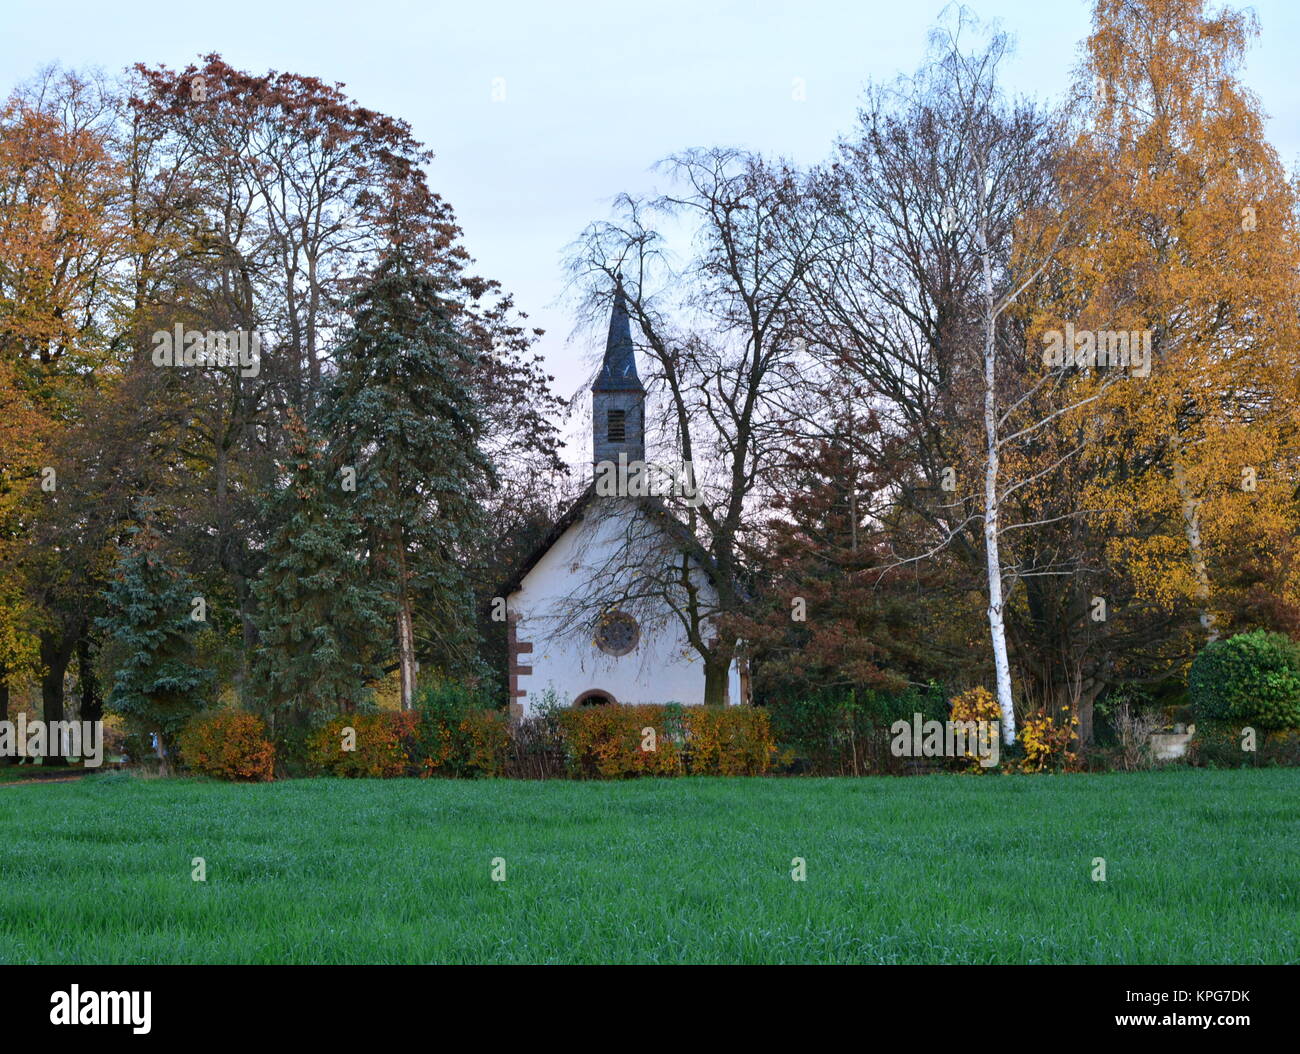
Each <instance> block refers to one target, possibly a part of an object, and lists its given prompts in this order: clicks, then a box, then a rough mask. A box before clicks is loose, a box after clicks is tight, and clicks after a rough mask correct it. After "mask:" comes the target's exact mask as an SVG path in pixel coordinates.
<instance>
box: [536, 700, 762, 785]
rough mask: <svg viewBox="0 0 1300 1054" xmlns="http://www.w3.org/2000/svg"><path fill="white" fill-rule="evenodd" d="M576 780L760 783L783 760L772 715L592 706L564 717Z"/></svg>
mask: <svg viewBox="0 0 1300 1054" xmlns="http://www.w3.org/2000/svg"><path fill="white" fill-rule="evenodd" d="M557 717H558V720H559V723H560V727H561V729H562V730H563V733H562V734H563V738H564V742H565V747H566V751H567V753H568V758H569V764H570V768H571V771H572V772H573V774H574V775H577V776H583V777H588V778H593V777H594V778H604V779H623V778H627V777H630V776H677V775H710V776H759V775H762V774H763V773H765V772H767V771H768V769H769V768H770V767H771V764H772V760H773V758H774V757H775V756H776V743H775V741H774V740H773V738H772V726H771V724H770V722H769V721H768V715H767V713H766V711H764V710H761V709H757V708H754V707H749V706H744V707H739V706H737V707H725V708H723V707H708V706H691V707H686V706H681V705H678V704H672V703H669V704H666V705H662V706H656V705H641V706H586V707H572V708H566V709H564V710H561V711H559V713H558V714H557Z"/></svg>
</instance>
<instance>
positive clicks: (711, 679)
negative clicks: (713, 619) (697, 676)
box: [704, 647, 731, 706]
mask: <svg viewBox="0 0 1300 1054" xmlns="http://www.w3.org/2000/svg"><path fill="white" fill-rule="evenodd" d="M719 650H720V649H718V648H716V647H715V648H714V649H713V654H712V655H710V656H708V657H707V658H705V660H704V705H705V706H726V705H727V674H728V673H729V672H730V671H731V660H730V658H729V657H728V658H724V657H723V656H720V655H718V654H717V653H718V651H719Z"/></svg>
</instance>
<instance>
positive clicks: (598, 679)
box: [506, 499, 740, 717]
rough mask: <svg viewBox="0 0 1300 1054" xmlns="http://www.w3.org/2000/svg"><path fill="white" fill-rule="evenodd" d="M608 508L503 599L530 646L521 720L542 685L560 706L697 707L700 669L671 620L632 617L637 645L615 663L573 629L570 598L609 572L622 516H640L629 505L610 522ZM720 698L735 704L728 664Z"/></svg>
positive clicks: (735, 679)
mask: <svg viewBox="0 0 1300 1054" xmlns="http://www.w3.org/2000/svg"><path fill="white" fill-rule="evenodd" d="M607 500H609V499H607ZM614 500H617V499H614ZM609 508H610V506H605V507H604V510H603V512H602V514H601V515H591V514H589V515H588V516H586V517H584V518H583V519H581V520H579V521H577V522H576V523H574V524H573V526H571V527H570V528H569V530H568V531H566V532H565V534H564V535H563V536H561V538H560V539H559V540H558V541H557V542H556V543H555V544H554V545H553V546H552V547H551V548H550V550H548V551H547V552H546V554H545V555H544V556H543V557H542V558H541V559H540V560H539V561H538V562H537V564H536V565H534V567H533V568H532V569H531V570H530V571H529V573H528V574H527V575H526V576H525V577H524V579H523V581H522V582H521V584H520V588H519V589H518V590H516V591H515V592H514V593H511V594H510V596H508V597H507V598H506V610H507V611H508V612H509V613H510V614H511V615H514V616H516V617H517V618H518V624H517V628H516V633H517V635H518V639H519V640H520V641H522V642H531V643H532V645H533V650H532V653H531V654H524V655H522V656H520V659H519V661H520V663H521V664H522V665H525V666H529V665H531V666H532V671H533V672H532V673H531V674H526V675H521V676H520V677H519V687H520V688H521V689H522V690H523V691H524V692H526V693H527V694H525V695H524V697H523V698H522V699H521V700H520V702H521V703H522V704H523V713H524V716H525V717H529V716H532V715H533V714H534V712H535V710H534V708H535V707H536V705H537V702H538V700H539V698H540V696H541V695H542V693H543V692H544V691H545V690H546V688H547V687H548V686H550V687H553V688H554V689H555V692H556V695H557V696H558V697H559V701H560V703H561V704H562V705H565V706H568V705H571V704H572V703H573V702H574V701H575V700H576V699H577V698H578V697H579V696H581V695H582V694H583V693H584V692H588V691H601V692H605V693H607V694H608V695H610V696H612V697H613V698H614V700H615V701H616V702H618V703H682V704H684V705H689V706H695V705H701V704H703V702H704V663H703V661H702V660H701V659H700V657H699V654H698V653H697V652H696V650H695V649H694V648H693V647H691V645H690V642H689V641H688V640H687V637H686V632H685V629H684V627H683V626H682V625H681V623H680V621H678V620H677V619H676V617H675V616H672V615H669V617H668V618H666V619H653V618H648V617H645V616H646V613H644V612H641V611H633V612H632V613H633V614H634V615H635V617H636V618H637V621H638V623H639V624H640V628H641V636H640V640H639V642H638V644H637V647H636V648H635V649H634V650H633V651H631V652H630V653H628V654H627V655H621V656H613V655H608V654H606V653H605V652H603V651H601V650H600V648H598V647H597V646H596V644H595V643H594V642H593V640H592V634H591V631H590V629H589V628H588V627H586V626H575V625H574V622H575V620H574V618H573V617H572V613H571V611H572V602H571V597H572V596H573V594H574V592H575V591H582V590H583V589H585V588H587V584H588V583H590V582H591V581H592V580H593V577H594V576H596V575H597V574H598V573H599V569H601V568H607V567H608V563H607V561H609V559H610V554H611V553H614V552H617V551H618V548H619V547H620V546H624V545H626V544H627V539H628V536H629V534H628V530H627V519H626V517H627V516H631V515H640V514H639V513H636V512H634V511H633V507H632V506H631V505H626V506H618V507H615V508H616V511H617V513H618V514H617V515H610V514H609V513H608V509H609ZM701 577H702V576H701ZM705 588H707V584H705ZM727 696H728V702H729V703H733V704H734V703H735V702H736V701H737V700H738V699H739V698H740V676H739V672H738V670H737V667H736V664H735V663H733V664H732V667H731V670H730V671H729V676H728V693H727Z"/></svg>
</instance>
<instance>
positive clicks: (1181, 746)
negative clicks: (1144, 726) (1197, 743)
mask: <svg viewBox="0 0 1300 1054" xmlns="http://www.w3.org/2000/svg"><path fill="white" fill-rule="evenodd" d="M1195 733H1196V726H1195V725H1188V726H1187V730H1186V731H1183V726H1182V725H1175V726H1174V730H1173V731H1172V732H1152V733H1151V756H1152V757H1154V758H1155V759H1156V760H1157V761H1176V760H1177V759H1178V758H1181V757H1185V756H1186V754H1187V744H1188V743H1190V742H1191V741H1192V736H1193V735H1194V734H1195Z"/></svg>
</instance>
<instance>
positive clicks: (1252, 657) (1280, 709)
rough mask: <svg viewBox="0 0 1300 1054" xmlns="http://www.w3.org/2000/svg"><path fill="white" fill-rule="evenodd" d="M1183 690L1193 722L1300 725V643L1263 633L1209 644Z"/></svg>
mask: <svg viewBox="0 0 1300 1054" xmlns="http://www.w3.org/2000/svg"><path fill="white" fill-rule="evenodd" d="M1187 686H1188V692H1189V695H1190V697H1191V703H1192V707H1193V709H1194V710H1195V712H1196V717H1197V721H1198V722H1206V721H1230V722H1240V723H1241V724H1243V725H1252V726H1255V727H1258V728H1261V729H1272V728H1294V727H1296V726H1300V645H1297V644H1296V642H1295V641H1293V640H1292V639H1291V638H1290V637H1288V636H1286V635H1285V634H1282V633H1269V632H1267V631H1265V630H1255V631H1254V632H1251V633H1239V634H1237V636H1235V637H1230V638H1229V639H1227V640H1220V641H1215V642H1213V643H1212V644H1207V645H1206V646H1205V647H1204V648H1203V649H1202V650H1201V653H1200V654H1199V655H1197V656H1196V659H1195V661H1194V662H1193V663H1192V668H1191V671H1190V672H1189V674H1188V677H1187Z"/></svg>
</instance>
